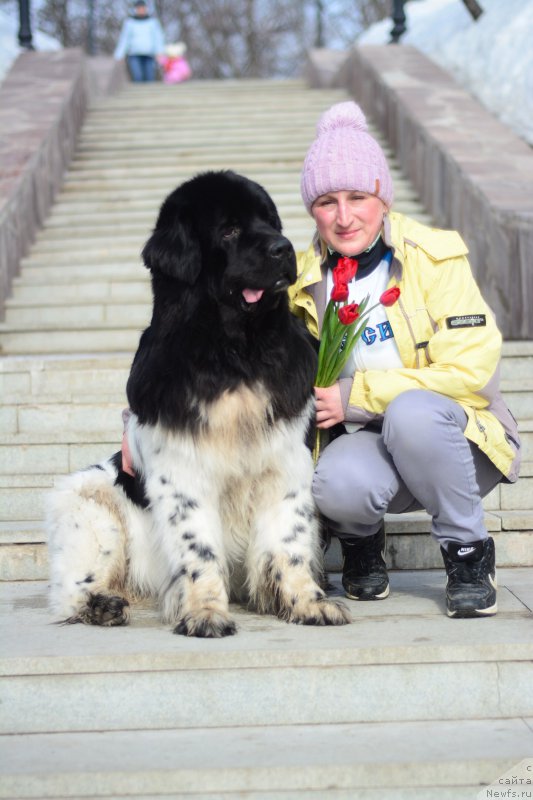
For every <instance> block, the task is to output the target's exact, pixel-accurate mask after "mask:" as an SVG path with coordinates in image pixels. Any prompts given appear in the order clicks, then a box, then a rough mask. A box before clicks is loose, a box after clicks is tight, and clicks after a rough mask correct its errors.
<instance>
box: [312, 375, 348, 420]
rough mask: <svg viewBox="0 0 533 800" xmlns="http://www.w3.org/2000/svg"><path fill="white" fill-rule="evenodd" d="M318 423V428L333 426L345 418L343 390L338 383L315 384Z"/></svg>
mask: <svg viewBox="0 0 533 800" xmlns="http://www.w3.org/2000/svg"><path fill="white" fill-rule="evenodd" d="M315 398H316V424H317V427H318V428H332V427H333V425H336V424H337V423H338V422H342V421H343V420H344V408H343V407H342V399H341V390H340V386H339V384H338V383H334V384H333V386H325V387H324V386H315Z"/></svg>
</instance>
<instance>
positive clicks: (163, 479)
mask: <svg viewBox="0 0 533 800" xmlns="http://www.w3.org/2000/svg"><path fill="white" fill-rule="evenodd" d="M159 483H162V484H163V486H166V485H167V483H168V480H167V478H165V476H164V475H160V476H159Z"/></svg>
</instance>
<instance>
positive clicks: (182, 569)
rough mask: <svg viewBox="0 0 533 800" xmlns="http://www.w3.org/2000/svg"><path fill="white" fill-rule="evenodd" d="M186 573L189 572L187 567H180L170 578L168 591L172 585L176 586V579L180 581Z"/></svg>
mask: <svg viewBox="0 0 533 800" xmlns="http://www.w3.org/2000/svg"><path fill="white" fill-rule="evenodd" d="M186 574H187V567H180V569H179V570H178V571H177V572H175V573H174V574H173V575H172V576H171V578H170V580H169V582H168V587H167V591H168V589H170V588H171V587H172V586H174V584H175V583H176V581H179V580H180V578H184V577H185V575H186Z"/></svg>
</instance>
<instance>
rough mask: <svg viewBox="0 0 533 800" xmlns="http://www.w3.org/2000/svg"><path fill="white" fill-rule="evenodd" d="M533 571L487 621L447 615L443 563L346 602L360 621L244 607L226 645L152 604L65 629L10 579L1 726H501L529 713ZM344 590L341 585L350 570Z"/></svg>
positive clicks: (511, 582)
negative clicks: (199, 636)
mask: <svg viewBox="0 0 533 800" xmlns="http://www.w3.org/2000/svg"><path fill="white" fill-rule="evenodd" d="M531 575H532V570H531V569H520V568H514V569H508V570H506V569H502V570H500V573H499V579H500V589H499V614H498V616H496V617H494V618H492V619H490V620H488V621H483V622H481V621H477V622H472V621H471V620H450V619H449V618H448V617H447V616H446V614H445V612H444V572H443V570H438V571H429V572H426V571H418V572H393V573H391V596H390V597H389V598H388V599H387V600H386V601H384V602H378V603H357V602H356V601H348V600H347V601H346V603H347V605H348V607H349V609H350V612H351V614H352V616H353V619H354V623H353V624H352V625H346V626H341V627H330V628H322V629H320V628H314V627H312V626H296V625H294V626H293V625H288V624H286V623H284V622H282V621H279V620H276V619H275V618H273V617H270V616H266V617H261V616H258V615H256V614H254V613H251V612H248V611H245V610H243V609H242V608H240V607H233V608H232V613H233V614H234V616H235V619H236V621H237V624H238V629H239V630H238V633H237V635H236V636H234V637H229V638H227V639H221V640H218V641H211V640H196V639H188V638H186V637H175V636H173V635H172V634H171V633H170V632H169V631H168V626H166V625H162V624H161V623H160V622H159V621H158V618H157V615H156V612H155V610H154V607H153V604H152V603H151V602H150V601H145V602H143V603H136V604H134V605H133V606H132V624H131V625H130V626H129V627H126V628H117V629H98V628H92V627H86V626H82V625H75V626H53V625H50V622H52V621H53V618H52V617H51V616H50V614H49V611H48V609H47V595H46V593H47V587H46V583H39V582H38V583H34V582H29V583H18V584H17V583H8V584H5V585H4V588H3V592H2V612H3V613H2V616H3V620H2V622H3V637H2V638H3V656H2V658H1V659H0V669H1V670H2V673H3V674H4V675H6V676H8V679H7V680H6V681H5V682H4V684H3V698H2V711H3V713H2V717H1V720H0V729H1V730H2V731H3V732H5V733H9V734H11V735H13V734H23V733H24V734H30V733H52V732H54V733H61V732H73V733H76V732H79V733H81V732H90V731H108V732H109V731H126V730H137V729H139V727H141V726H142V729H144V730H166V729H190V728H201V727H203V728H206V729H216V728H218V727H224V726H250V725H252V726H255V725H260V726H271V725H274V726H275V725H315V724H346V723H362V722H372V723H382V722H395V721H403V722H410V721H413V722H414V721H431V720H433V721H435V720H456V719H462V720H471V721H474V720H479V719H492V723H493V725H495V726H496V725H497V724H498V722H499V721H500V720H503V719H504V718H513V717H517V716H521V717H524V718H527V717H528V716H533V695H532V694H531V692H530V686H531V681H532V680H533V643H532V641H531V635H530V634H531V611H530V608H531V606H532V602H533V596H532V590H531ZM335 585H336V589H335V592H334V593H335V594H341V590H340V588H339V583H338V578H335ZM377 631H379V635H378V636H377V635H376V634H377ZM489 631H490V635H489ZM215 653H216V656H215ZM465 664H469V665H470V667H471V668H469V669H468V668H467V669H465ZM443 686H445V687H454V691H443V690H442V687H443ZM384 687H386V690H385V691H384ZM251 698H253V702H251Z"/></svg>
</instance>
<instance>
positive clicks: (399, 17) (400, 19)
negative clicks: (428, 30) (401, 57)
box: [389, 0, 407, 44]
mask: <svg viewBox="0 0 533 800" xmlns="http://www.w3.org/2000/svg"><path fill="white" fill-rule="evenodd" d="M392 20H393V22H394V27H393V29H392V30H391V32H390V42H389V44H398V42H399V41H400V37H401V36H403V34H404V33H405V31H406V30H407V25H406V16H405V9H404V0H392Z"/></svg>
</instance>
